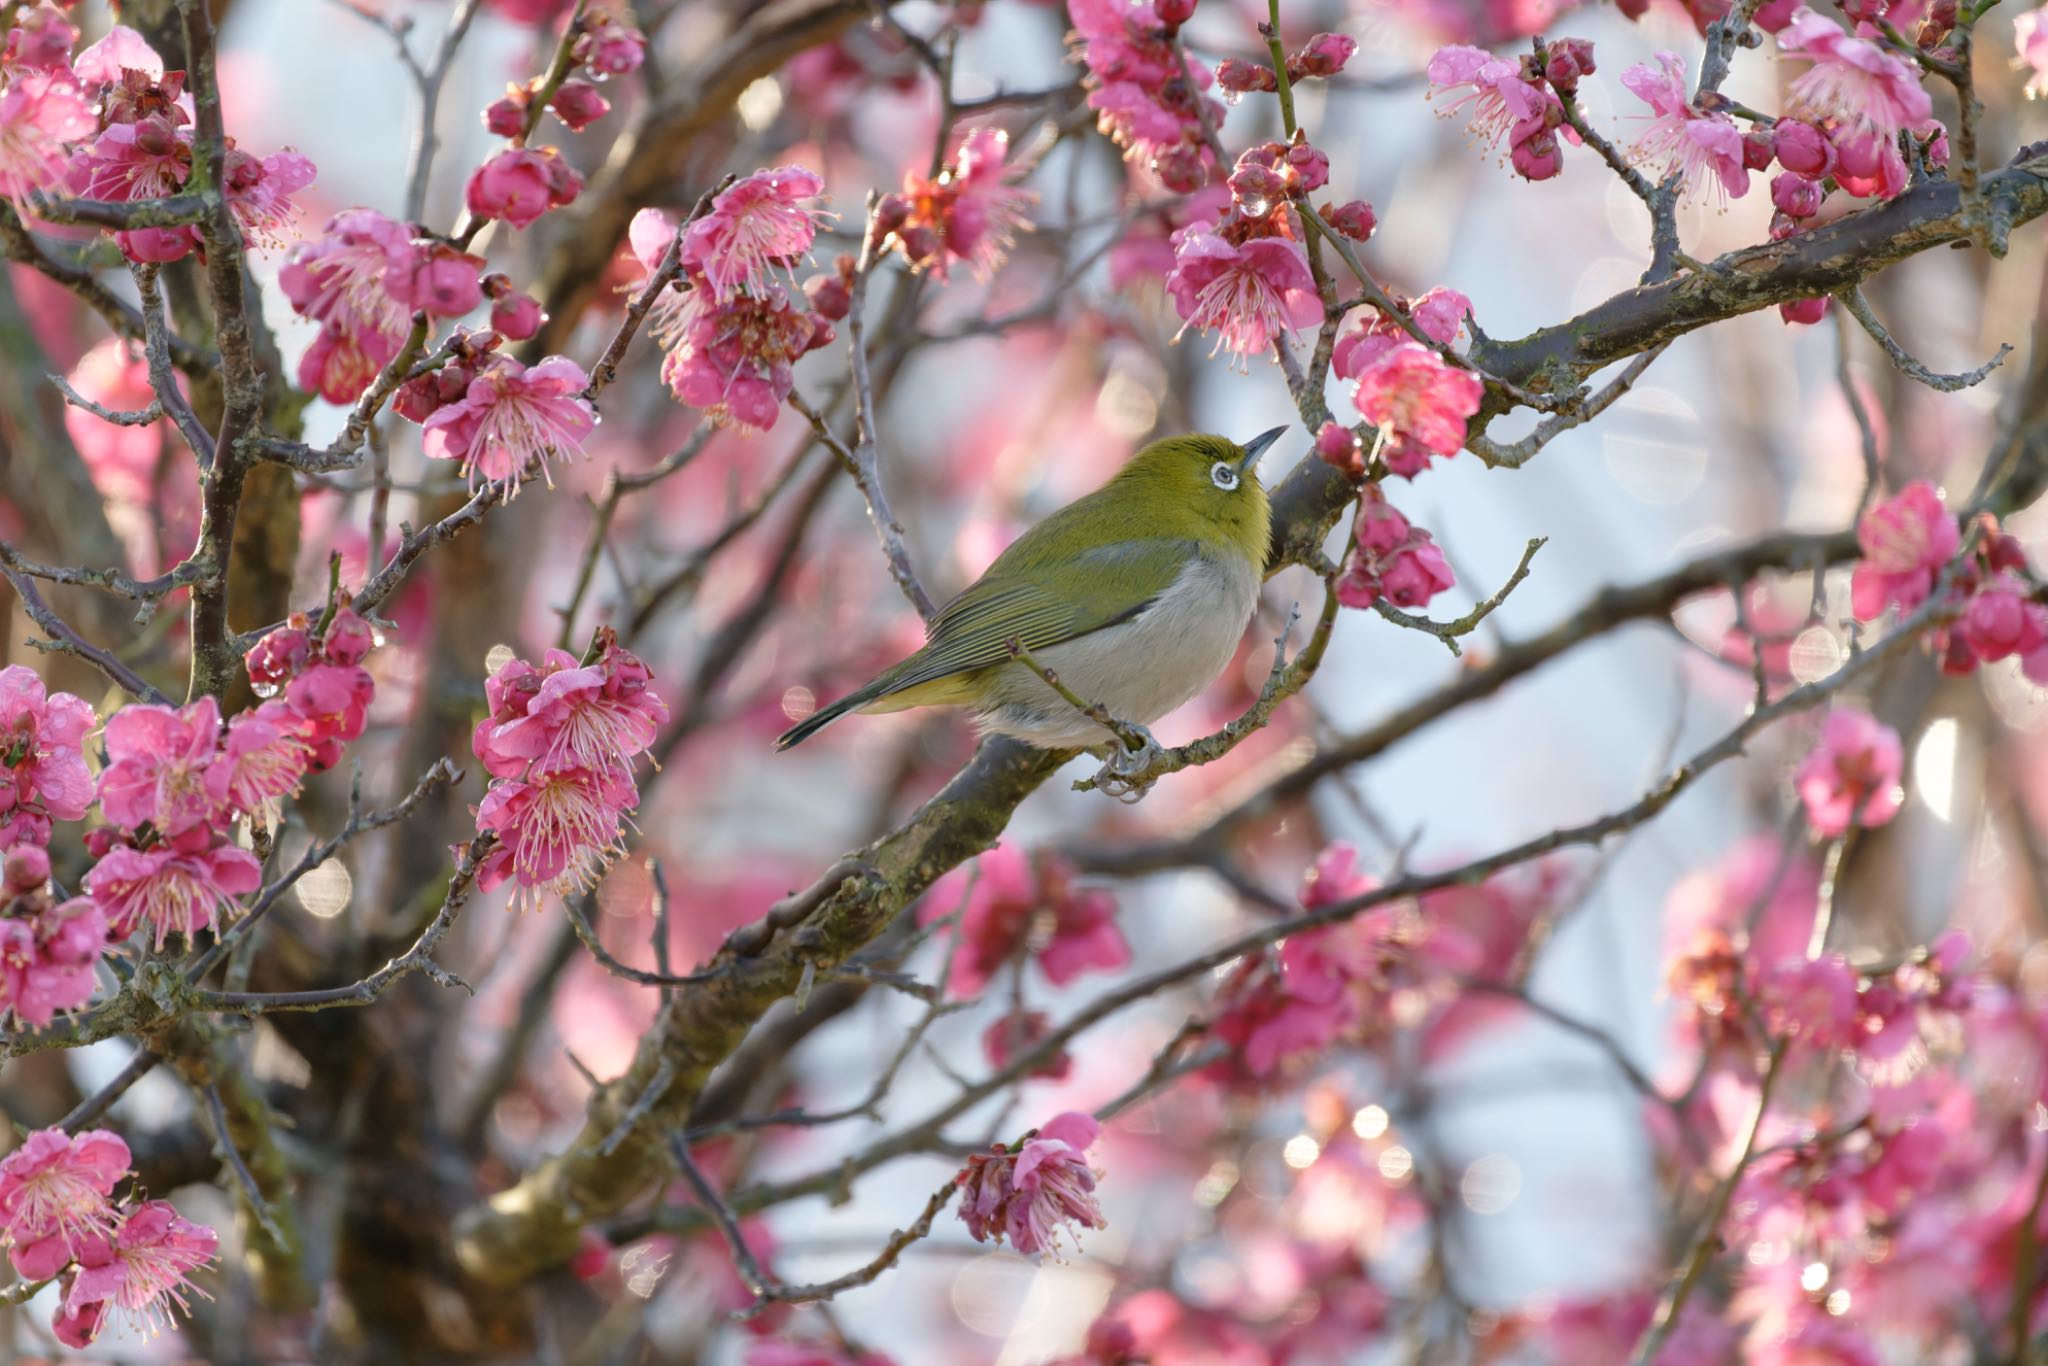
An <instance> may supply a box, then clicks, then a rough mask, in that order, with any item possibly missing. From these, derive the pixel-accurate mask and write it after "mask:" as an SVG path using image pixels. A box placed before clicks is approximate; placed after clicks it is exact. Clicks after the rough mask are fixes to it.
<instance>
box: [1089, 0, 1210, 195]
mask: <svg viewBox="0 0 2048 1366" xmlns="http://www.w3.org/2000/svg"><path fill="white" fill-rule="evenodd" d="M1194 10H1195V6H1194V3H1193V0H1152V3H1133V0H1076V3H1074V4H1072V5H1070V6H1068V13H1069V14H1070V15H1071V16H1072V18H1073V21H1074V33H1073V37H1074V38H1075V39H1076V40H1077V41H1078V42H1079V44H1080V50H1079V52H1078V54H1077V59H1078V60H1079V61H1080V62H1081V63H1082V65H1083V66H1085V67H1086V68H1087V75H1086V77H1085V78H1084V82H1083V83H1084V84H1085V85H1086V86H1087V87H1088V107H1089V108H1090V109H1093V110H1095V111H1096V122H1097V126H1098V127H1099V128H1100V129H1101V130H1102V132H1103V133H1104V134H1106V135H1107V136H1108V137H1109V138H1111V139H1112V140H1113V141H1114V142H1115V143H1116V144H1117V146H1119V147H1121V148H1123V149H1124V157H1125V159H1126V160H1128V161H1130V162H1132V163H1134V164H1136V165H1139V166H1142V167H1144V168H1146V169H1148V170H1150V171H1151V172H1152V174H1153V175H1155V176H1157V177H1158V179H1159V182H1160V183H1161V184H1162V185H1164V186H1165V187H1166V188H1167V189H1169V190H1172V191H1174V192H1175V193H1177V194H1186V193H1188V192H1190V191H1192V190H1195V189H1197V188H1199V187H1200V186H1201V185H1202V184H1203V183H1204V182H1205V181H1207V180H1208V179H1209V177H1210V175H1211V174H1212V173H1213V171H1214V170H1215V165H1216V162H1215V157H1214V155H1213V154H1212V153H1211V152H1210V150H1209V139H1208V133H1207V132H1206V131H1205V125H1206V127H1207V128H1214V127H1220V126H1221V125H1222V123H1223V118H1224V114H1225V112H1226V111H1225V110H1224V108H1223V106H1222V104H1221V103H1219V102H1218V101H1216V100H1215V99H1212V98H1211V97H1210V96H1209V95H1208V94H1207V93H1206V92H1207V91H1208V89H1209V87H1210V85H1211V84H1213V83H1214V81H1215V76H1214V74H1213V73H1211V71H1210V70H1209V68H1208V67H1206V66H1204V65H1203V64H1202V63H1201V62H1199V61H1197V60H1195V59H1194V58H1193V57H1191V56H1189V55H1188V54H1187V53H1186V52H1185V51H1184V50H1183V49H1182V48H1181V47H1180V44H1179V41H1178V35H1179V32H1180V26H1181V25H1182V24H1184V23H1186V22H1187V20H1188V19H1189V18H1190V17H1192V16H1193V14H1194Z"/></svg>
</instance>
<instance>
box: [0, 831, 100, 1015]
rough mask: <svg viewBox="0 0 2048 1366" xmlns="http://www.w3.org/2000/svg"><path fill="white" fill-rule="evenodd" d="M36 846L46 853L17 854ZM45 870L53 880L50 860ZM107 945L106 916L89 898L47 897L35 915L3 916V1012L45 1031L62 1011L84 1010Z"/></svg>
mask: <svg viewBox="0 0 2048 1366" xmlns="http://www.w3.org/2000/svg"><path fill="white" fill-rule="evenodd" d="M31 850H32V851H33V852H35V853H41V852H42V851H41V850H40V849H36V848H35V847H34V846H33V845H25V846H23V847H22V849H21V850H17V851H15V852H17V853H20V852H26V851H31ZM9 866H10V868H12V866H13V865H12V863H11V862H10V865H9ZM42 873H43V880H47V879H48V877H49V864H48V861H47V860H45V861H44V864H43V869H42ZM40 885H41V883H40V881H39V882H38V886H40ZM106 948H107V921H106V917H105V916H104V915H102V914H101V912H100V909H99V908H98V907H97V906H95V905H94V904H93V903H92V902H91V901H89V900H87V899H86V898H83V897H74V898H72V899H71V900H70V901H67V902H65V903H64V904H63V905H61V906H50V905H49V904H48V901H47V900H46V899H44V900H42V909H41V910H40V911H38V912H37V913H36V914H34V915H32V916H29V917H27V918H24V919H8V920H0V1011H9V1012H12V1013H13V1015H14V1017H15V1018H16V1019H18V1020H20V1021H22V1022H23V1023H25V1024H29V1025H32V1026H34V1027H35V1028H37V1029H41V1028H43V1027H44V1026H46V1025H48V1024H49V1023H50V1021H51V1020H52V1019H54V1018H56V1015H57V1013H58V1012H59V1011H65V1010H76V1009H78V1008H79V1007H80V1006H82V1005H84V1004H85V1003H86V1002H87V1001H90V1000H91V999H92V996H93V992H94V991H95V990H96V989H97V987H98V978H97V975H96V974H95V971H94V969H95V968H96V967H97V966H98V964H99V961H100V956H101V955H102V954H103V953H105V952H106Z"/></svg>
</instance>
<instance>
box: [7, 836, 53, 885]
mask: <svg viewBox="0 0 2048 1366" xmlns="http://www.w3.org/2000/svg"><path fill="white" fill-rule="evenodd" d="M0 876H4V877H5V879H6V882H7V890H8V891H9V892H11V893H13V894H14V895H16V896H21V895H23V894H25V893H28V892H33V891H36V890H38V889H39V888H41V887H42V885H43V884H44V883H46V882H48V881H49V880H50V855H49V851H48V850H46V849H44V848H43V847H42V846H41V845H37V844H17V845H16V846H14V848H12V849H9V850H8V851H7V862H6V865H5V869H4V872H0Z"/></svg>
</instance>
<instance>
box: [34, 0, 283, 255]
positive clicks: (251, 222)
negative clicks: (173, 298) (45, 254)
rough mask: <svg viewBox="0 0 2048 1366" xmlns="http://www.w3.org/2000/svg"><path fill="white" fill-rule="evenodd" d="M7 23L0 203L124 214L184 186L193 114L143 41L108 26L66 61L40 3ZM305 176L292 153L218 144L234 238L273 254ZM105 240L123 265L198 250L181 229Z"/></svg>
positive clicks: (139, 229)
mask: <svg viewBox="0 0 2048 1366" xmlns="http://www.w3.org/2000/svg"><path fill="white" fill-rule="evenodd" d="M14 23H15V27H14V28H13V29H12V30H10V32H9V35H8V41H7V45H6V48H5V50H4V52H0V195H4V196H5V197H7V198H10V199H16V200H26V199H27V197H28V196H30V195H32V194H35V193H39V192H40V193H46V194H47V193H58V192H68V193H71V194H75V195H79V196H82V197H84V198H87V199H98V200H107V201H111V202H114V203H133V202H136V201H140V200H150V199H161V198H164V197H166V196H169V195H174V194H176V193H177V192H178V191H179V190H180V189H182V188H183V187H184V185H185V182H186V181H187V180H188V179H190V177H191V175H192V129H191V126H190V125H191V121H192V115H191V110H190V104H191V100H190V98H189V97H188V96H187V95H186V94H185V91H184V85H185V81H184V73H183V72H178V71H169V72H167V71H166V70H165V69H164V62H163V58H162V57H160V56H159V55H158V54H157V52H156V50H155V49H154V48H152V47H151V46H150V45H149V43H148V42H147V41H146V40H145V39H144V38H143V37H142V35H141V34H139V33H137V32H136V31H135V30H134V29H131V28H128V27H126V26H123V25H118V24H117V25H115V26H114V27H113V28H112V29H111V30H110V31H109V32H108V34H107V36H106V37H104V38H102V39H100V40H99V41H98V42H96V43H93V44H92V45H91V46H89V47H87V48H85V49H84V50H83V51H81V52H79V53H78V54H77V56H76V58H75V59H74V58H73V56H72V49H73V47H74V46H75V45H76V43H77V42H78V37H79V33H78V30H77V28H76V27H75V26H73V25H72V23H71V22H70V20H69V19H68V18H66V17H65V14H64V12H63V10H61V9H59V8H58V7H57V6H55V5H53V4H51V3H50V0H40V3H38V4H35V5H33V6H30V7H28V8H27V9H25V10H23V11H22V12H20V13H18V14H17V15H16V16H15V20H14ZM314 174H315V172H314V167H313V163H312V162H311V161H308V160H307V159H306V158H305V157H303V156H300V155H299V154H298V153H296V152H291V151H282V152H275V153H272V154H270V155H268V156H264V157H257V156H252V155H251V154H249V153H248V152H245V151H243V150H242V149H240V148H239V147H236V146H235V145H234V140H233V139H232V138H230V139H228V143H227V150H226V157H225V162H224V165H223V166H222V182H223V183H222V190H223V192H224V195H225V198H226V201H227V206H228V208H229V210H230V212H231V213H232V214H233V215H234V218H235V220H236V222H237V224H238V225H239V226H240V228H241V231H242V234H243V236H244V238H245V239H246V240H247V241H248V242H249V243H250V244H252V245H255V246H259V247H274V246H276V245H278V243H279V240H280V235H281V233H282V230H283V229H284V227H285V226H286V225H287V224H288V223H289V222H290V221H291V219H292V217H293V214H294V209H293V205H292V196H293V195H295V194H297V193H298V192H299V191H301V190H304V189H305V188H306V187H307V186H309V185H311V184H312V183H313V178H314ZM27 207H28V208H29V211H30V213H31V214H32V213H33V205H32V204H31V205H28V206H27ZM114 240H115V242H116V243H117V244H118V245H119V246H120V249H121V252H122V254H123V255H124V256H126V257H127V258H128V259H129V260H131V261H151V262H169V261H176V260H180V259H182V258H183V257H185V256H188V255H190V254H191V253H192V252H193V251H194V250H196V249H198V248H199V247H201V246H202V245H203V241H202V238H201V235H200V231H199V229H198V228H197V227H196V226H195V225H193V224H190V223H167V224H162V225H156V224H148V225H138V226H135V227H129V228H123V229H120V230H118V231H116V232H115V233H114Z"/></svg>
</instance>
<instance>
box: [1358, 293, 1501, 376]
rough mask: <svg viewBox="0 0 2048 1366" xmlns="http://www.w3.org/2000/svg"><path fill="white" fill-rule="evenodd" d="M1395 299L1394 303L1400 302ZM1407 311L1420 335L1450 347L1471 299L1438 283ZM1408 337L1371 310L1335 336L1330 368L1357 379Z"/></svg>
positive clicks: (1397, 325)
mask: <svg viewBox="0 0 2048 1366" xmlns="http://www.w3.org/2000/svg"><path fill="white" fill-rule="evenodd" d="M1395 302H1396V304H1397V305H1398V304H1399V303H1400V302H1401V301H1399V300H1396V301H1395ZM1407 312H1408V316H1409V319H1410V320H1411V321H1412V322H1414V324H1415V325H1416V326H1417V327H1419V328H1421V329H1422V334H1423V335H1424V336H1426V337H1428V338H1429V339H1430V340H1431V341H1434V342H1437V343H1438V344H1440V345H1443V346H1451V345H1454V344H1455V343H1456V342H1457V340H1458V337H1459V335H1460V334H1461V333H1463V332H1464V330H1465V319H1466V318H1467V317H1468V316H1469V315H1470V314H1471V312H1472V301H1471V300H1470V299H1468V298H1466V297H1465V296H1464V295H1463V294H1461V293H1459V292H1458V291H1457V290H1455V289H1452V288H1450V287H1448V286H1446V285H1438V286H1437V287H1436V288H1434V289H1432V290H1430V291H1429V292H1428V293H1426V294H1424V295H1423V296H1422V297H1421V298H1419V299H1416V300H1415V301H1413V302H1412V303H1409V304H1408V305H1407ZM1410 340H1411V337H1410V335H1409V332H1408V330H1407V329H1406V328H1404V327H1403V326H1401V324H1400V323H1399V322H1397V321H1395V319H1393V318H1392V317H1389V316H1388V315H1387V314H1385V313H1380V312H1373V313H1372V314H1371V316H1370V317H1363V318H1361V320H1360V321H1358V322H1356V323H1354V324H1353V325H1352V326H1351V327H1350V328H1349V329H1348V330H1347V331H1345V332H1344V334H1343V335H1342V336H1340V337H1338V338H1337V346H1336V349H1335V351H1334V352H1332V354H1331V358H1330V359H1331V365H1330V368H1331V370H1332V371H1333V372H1334V373H1335V374H1336V375H1337V377H1338V378H1339V379H1357V378H1358V377H1359V376H1360V375H1362V374H1364V373H1365V371H1366V368H1367V367H1368V366H1370V365H1371V364H1372V363H1373V362H1374V361H1376V360H1378V359H1379V358H1380V357H1381V356H1384V355H1386V354H1387V352H1389V351H1391V350H1393V349H1394V348H1395V347H1397V346H1403V345H1406V344H1407V343H1408V342H1409V341H1410Z"/></svg>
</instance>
